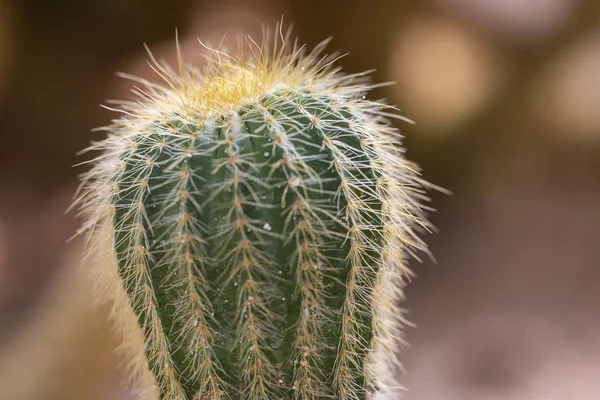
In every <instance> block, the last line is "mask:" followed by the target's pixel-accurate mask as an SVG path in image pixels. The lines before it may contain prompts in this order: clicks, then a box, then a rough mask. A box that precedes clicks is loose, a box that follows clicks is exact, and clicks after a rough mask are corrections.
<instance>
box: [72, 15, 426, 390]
mask: <svg viewBox="0 0 600 400" xmlns="http://www.w3.org/2000/svg"><path fill="white" fill-rule="evenodd" d="M269 38H270V39H269ZM243 39H245V40H244V41H243V43H242V45H241V47H240V49H241V50H240V51H239V53H238V54H235V55H230V54H228V53H226V52H225V51H221V50H218V49H209V50H210V55H209V56H208V58H207V61H206V64H205V66H204V67H203V69H202V70H199V69H197V68H195V67H194V66H191V65H188V64H186V63H185V62H184V61H182V60H181V57H179V59H180V61H179V65H178V66H177V67H176V68H172V67H170V66H169V65H167V64H166V63H164V62H161V61H157V60H156V59H154V58H153V57H152V55H150V57H151V60H152V65H153V68H154V69H155V71H156V72H157V74H158V75H159V76H160V77H161V78H162V80H163V81H164V83H162V84H156V83H152V82H149V81H146V80H142V79H139V78H135V77H130V78H131V79H134V80H136V81H137V85H136V87H135V89H134V93H135V95H136V98H135V99H134V100H132V101H125V102H119V103H118V105H117V106H115V107H114V108H113V109H114V110H115V111H118V112H119V113H120V115H119V118H118V119H116V120H114V121H113V124H112V125H111V126H108V127H106V128H103V129H104V130H105V131H107V132H108V134H107V138H106V139H105V140H103V141H101V142H98V143H94V144H92V145H91V147H90V148H89V149H88V150H94V151H101V152H102V153H101V155H100V156H98V157H97V158H96V159H94V160H93V161H92V163H93V165H94V166H93V168H92V169H91V171H90V172H88V173H86V174H85V175H84V177H83V181H82V182H83V183H82V188H81V192H80V195H79V198H78V200H77V202H76V204H78V207H79V208H80V210H81V213H82V214H83V215H84V217H85V221H86V222H85V223H84V225H83V227H82V228H81V231H82V232H86V234H88V235H89V236H88V250H89V256H90V257H94V268H95V272H96V273H97V275H98V278H97V281H98V289H99V290H98V295H99V297H100V298H101V299H104V300H110V301H111V302H112V304H113V317H114V320H115V325H116V327H117V329H118V330H119V332H120V333H121V334H122V336H123V338H124V342H123V350H124V351H125V354H126V357H127V360H128V362H129V363H130V365H129V368H130V370H131V374H132V377H133V378H134V385H135V387H136V388H137V390H138V391H140V392H141V393H142V394H141V396H142V398H144V399H146V398H154V399H161V400H217V399H232V400H234V399H240V400H246V399H248V400H274V399H302V400H308V399H340V400H355V399H366V398H367V399H368V398H374V396H375V395H376V394H378V395H379V396H384V397H383V398H386V397H385V393H391V390H392V389H393V388H394V386H395V385H397V384H396V383H395V379H394V375H395V371H397V368H396V364H397V357H396V353H397V350H398V348H399V345H400V344H401V343H402V335H401V333H400V332H401V328H402V327H403V325H404V324H405V320H404V311H403V309H401V308H400V305H399V303H400V301H401V299H402V296H403V288H404V285H405V282H406V281H407V279H408V278H409V277H410V271H409V269H408V267H407V262H408V259H409V258H411V255H414V254H415V253H416V252H417V251H418V250H422V251H423V250H424V251H426V246H425V244H424V243H423V242H422V240H421V239H420V238H419V236H418V234H419V233H421V232H422V231H424V230H428V229H429V228H430V226H429V224H428V222H427V221H426V219H425V217H424V207H423V205H422V204H423V203H424V202H426V201H427V200H428V199H427V197H426V193H425V192H426V189H427V188H428V184H427V183H426V182H425V181H423V180H422V179H421V178H420V176H419V170H418V168H417V167H416V166H415V165H414V164H413V163H411V162H409V161H407V160H406V159H405V157H404V155H403V148H402V143H401V136H400V135H399V133H398V132H397V130H396V129H395V128H393V127H392V125H391V123H390V122H389V120H390V118H399V119H403V118H402V117H401V116H399V115H398V114H397V113H396V110H395V109H394V108H393V107H391V106H388V105H386V104H385V103H384V102H376V101H370V100H367V99H366V93H367V92H368V91H369V90H370V89H372V88H374V87H375V86H376V85H373V84H370V83H369V80H368V75H369V72H365V73H358V74H353V75H346V74H343V73H341V71H340V68H339V67H336V66H335V65H334V64H335V62H336V61H337V58H339V57H337V56H336V55H324V54H323V50H324V47H325V46H326V44H327V42H323V43H321V44H319V45H318V46H317V47H316V48H315V49H313V50H312V51H307V50H305V47H304V46H300V45H298V43H297V42H295V41H291V40H290V37H289V33H288V34H285V35H284V34H282V32H281V28H280V27H278V29H277V31H276V33H275V34H274V35H272V36H271V35H268V34H267V35H265V39H264V42H263V44H261V45H258V44H256V42H254V41H253V40H252V39H250V38H249V37H244V38H243ZM378 398H380V397H378ZM388 398H397V397H395V396H394V397H391V396H390V397H388Z"/></svg>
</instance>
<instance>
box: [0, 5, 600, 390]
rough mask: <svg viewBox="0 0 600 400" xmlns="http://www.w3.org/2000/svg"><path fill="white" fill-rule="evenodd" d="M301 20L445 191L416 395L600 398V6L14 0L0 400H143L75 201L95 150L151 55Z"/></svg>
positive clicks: (308, 37) (419, 303) (0, 131)
mask: <svg viewBox="0 0 600 400" xmlns="http://www.w3.org/2000/svg"><path fill="white" fill-rule="evenodd" d="M282 15H284V16H285V17H284V21H286V22H285V23H286V24H293V25H294V33H295V34H296V35H298V36H299V37H300V38H301V41H304V42H307V43H308V44H309V45H315V44H317V43H318V42H319V41H321V40H322V39H324V38H326V37H328V36H333V38H334V39H333V42H332V44H331V45H330V48H329V50H330V51H334V50H337V49H340V50H342V51H343V52H348V53H349V55H347V56H346V57H344V58H343V59H342V60H341V61H340V63H341V64H342V65H343V67H344V69H345V70H346V71H348V72H358V71H361V70H365V69H370V68H376V69H377V70H376V72H375V73H374V74H373V79H374V80H377V81H395V82H396V84H395V85H393V86H389V87H386V88H382V89H378V90H376V91H374V92H373V93H372V94H371V97H372V98H375V99H377V98H382V97H385V98H388V99H389V101H390V102H391V103H393V104H395V105H398V106H399V108H401V109H402V112H403V113H404V115H406V116H407V117H409V118H411V119H414V120H415V121H417V124H416V125H408V124H405V123H400V124H398V127H399V128H400V130H401V132H402V133H403V134H404V135H405V137H406V139H405V142H406V145H407V147H408V149H409V151H408V155H409V157H410V158H412V159H414V160H416V161H417V162H418V163H420V164H421V165H422V166H423V168H424V175H425V176H426V177H427V178H428V179H429V180H431V181H432V182H434V183H436V184H438V185H440V186H443V187H445V188H448V189H449V190H451V191H452V192H453V195H452V196H447V195H442V194H439V193H432V197H433V205H434V207H435V208H436V209H437V210H438V211H437V212H436V213H434V214H432V215H431V218H432V219H433V221H434V223H435V224H436V226H437V227H438V228H439V232H438V233H437V234H435V235H433V236H430V237H429V238H427V240H428V242H429V243H430V245H431V249H432V252H433V253H434V254H435V256H436V259H437V263H433V262H432V261H430V260H427V259H424V260H423V262H422V263H419V262H416V261H415V262H414V263H413V265H412V268H413V269H414V270H415V272H416V274H417V275H418V278H417V279H416V280H415V281H414V282H413V283H411V285H410V286H409V288H408V290H407V295H408V301H407V302H406V304H405V306H406V307H407V308H408V309H409V310H410V314H409V317H410V319H411V320H412V322H414V323H415V325H416V328H410V329H409V331H408V333H407V337H408V340H409V342H410V343H411V346H410V348H408V349H405V350H404V351H403V352H402V355H401V357H402V360H403V362H404V366H405V369H406V372H405V373H404V374H403V375H402V376H399V379H400V381H401V382H402V383H403V384H404V385H405V386H406V387H407V390H406V391H405V392H404V395H403V398H404V399H407V400H437V399H440V400H442V399H443V400H455V399H456V400H458V399H460V400H479V399H481V400H501V399H502V400H504V399H509V400H598V399H600V230H599V228H600V3H599V2H598V0H427V1H405V0H388V1H385V0H369V1H364V0H346V1H334V0H330V1H327V0H287V1H286V0H260V1H251V0H231V1H229V0H228V1H208V0H205V1H191V0H185V1H151V0H85V1H84V0H54V1H45V0H22V1H17V0H13V1H11V0H0V400H17V399H18V400H54V399H56V400H80V399H91V400H104V399H106V400H113V399H115V400H127V399H131V397H130V396H129V395H128V390H127V388H126V387H125V386H123V385H122V384H121V382H122V376H121V374H120V372H119V368H118V365H119V360H118V359H117V358H116V356H115V355H114V352H113V349H114V347H115V346H116V345H117V344H118V342H117V341H116V340H115V339H114V338H113V337H112V335H111V332H110V327H109V325H108V324H107V322H106V312H107V310H106V309H102V308H100V309H93V308H91V289H90V284H89V281H88V280H87V279H86V276H85V270H81V269H80V268H79V267H80V265H81V257H80V254H81V241H80V240H74V241H71V242H69V243H67V242H66V241H67V239H68V238H69V237H70V236H72V235H73V233H74V232H75V230H76V229H77V226H78V221H77V220H76V218H75V216H74V215H73V213H70V214H65V209H66V208H67V207H68V206H69V204H70V202H71V197H72V195H73V193H74V190H75V188H76V186H77V178H76V176H77V174H79V173H82V172H84V171H85V170H86V167H85V166H82V167H74V168H73V167H72V165H74V164H77V163H79V162H81V161H83V160H84V158H83V157H81V156H79V157H78V156H77V155H76V153H77V152H78V151H79V150H81V149H82V148H84V147H85V146H86V145H87V144H88V143H89V142H90V141H91V140H98V139H101V138H102V134H100V133H93V132H91V129H92V128H94V127H97V126H102V125H106V124H107V123H108V122H109V120H110V118H112V117H114V116H115V115H114V114H113V113H111V112H110V111H107V110H105V109H102V108H101V107H99V104H102V103H105V102H106V100H107V99H115V98H124V97H127V96H129V89H130V86H131V83H130V82H128V81H124V80H123V79H120V78H117V77H116V76H115V71H124V72H128V73H133V74H137V75H141V76H144V77H152V72H151V70H150V68H149V67H148V66H147V64H146V62H145V60H146V59H147V55H146V53H145V52H144V49H143V45H142V43H143V42H146V43H147V44H148V45H149V46H150V48H151V49H152V51H153V52H154V53H155V54H156V55H157V57H162V58H165V59H167V60H169V59H171V60H173V59H174V57H175V46H174V38H175V28H177V29H178V32H179V37H180V41H181V43H182V48H183V52H184V56H185V57H186V58H188V59H192V60H197V62H201V56H200V53H201V52H202V48H201V46H200V45H199V44H198V42H197V40H196V38H197V37H199V38H201V39H202V40H203V41H208V42H213V43H216V42H218V41H219V40H220V39H221V38H222V37H223V35H224V34H225V33H227V36H226V38H228V39H226V40H225V42H226V43H227V41H228V40H229V38H231V39H233V38H234V37H235V33H236V32H239V31H243V32H245V33H250V34H251V35H253V36H255V37H260V32H261V24H265V25H266V26H270V27H273V26H274V25H275V23H276V22H277V21H278V20H280V18H281V16H282Z"/></svg>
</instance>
